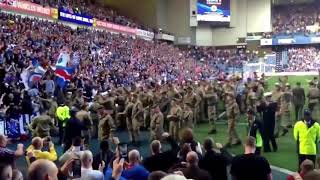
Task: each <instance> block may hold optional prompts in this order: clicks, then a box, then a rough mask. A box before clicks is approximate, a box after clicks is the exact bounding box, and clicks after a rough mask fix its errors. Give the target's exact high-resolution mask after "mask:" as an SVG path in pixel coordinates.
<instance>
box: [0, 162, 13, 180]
mask: <svg viewBox="0 0 320 180" xmlns="http://www.w3.org/2000/svg"><path fill="white" fill-rule="evenodd" d="M0 179H1V180H12V166H11V165H10V164H7V163H3V162H1V163H0Z"/></svg>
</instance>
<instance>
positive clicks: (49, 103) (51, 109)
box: [39, 96, 58, 122]
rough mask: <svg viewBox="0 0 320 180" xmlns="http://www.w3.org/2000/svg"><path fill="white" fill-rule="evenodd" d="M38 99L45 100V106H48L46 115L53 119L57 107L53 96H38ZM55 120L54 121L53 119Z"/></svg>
mask: <svg viewBox="0 0 320 180" xmlns="http://www.w3.org/2000/svg"><path fill="white" fill-rule="evenodd" d="M39 99H40V100H41V101H43V102H45V103H46V104H47V105H46V107H48V109H49V110H48V115H49V116H50V117H51V118H52V119H54V120H55V118H56V111H57V108H58V103H57V101H56V100H55V98H54V97H52V96H50V97H49V98H48V99H44V98H41V97H39ZM54 122H55V121H54Z"/></svg>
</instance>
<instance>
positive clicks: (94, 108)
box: [89, 98, 103, 138]
mask: <svg viewBox="0 0 320 180" xmlns="http://www.w3.org/2000/svg"><path fill="white" fill-rule="evenodd" d="M102 108H103V106H101V105H100V104H99V103H98V102H97V98H94V101H93V103H92V104H91V105H90V107H89V112H90V118H91V120H92V124H93V125H92V137H93V138H97V137H98V125H99V115H98V113H99V109H102Z"/></svg>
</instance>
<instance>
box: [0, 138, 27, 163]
mask: <svg viewBox="0 0 320 180" xmlns="http://www.w3.org/2000/svg"><path fill="white" fill-rule="evenodd" d="M7 143H8V140H7V137H6V136H5V135H3V134H0V162H1V163H7V164H13V163H14V160H15V159H16V158H18V157H20V156H22V155H23V154H24V150H23V144H18V145H17V150H16V151H12V150H10V149H8V148H7Z"/></svg>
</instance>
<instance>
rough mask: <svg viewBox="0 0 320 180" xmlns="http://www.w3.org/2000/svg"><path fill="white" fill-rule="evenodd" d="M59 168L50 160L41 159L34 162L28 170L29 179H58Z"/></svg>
mask: <svg viewBox="0 0 320 180" xmlns="http://www.w3.org/2000/svg"><path fill="white" fill-rule="evenodd" d="M57 175H58V168H57V166H56V165H55V164H54V163H53V162H52V161H49V160H46V159H39V160H36V161H34V162H33V163H32V164H31V165H30V167H29V170H28V179H37V180H51V179H53V180H55V179H58V177H57Z"/></svg>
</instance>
